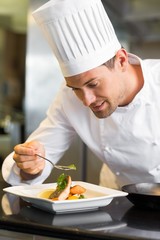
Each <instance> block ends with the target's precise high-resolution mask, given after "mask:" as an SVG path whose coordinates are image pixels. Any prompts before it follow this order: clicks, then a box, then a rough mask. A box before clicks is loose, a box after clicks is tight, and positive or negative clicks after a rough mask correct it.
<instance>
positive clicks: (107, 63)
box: [103, 56, 115, 69]
mask: <svg viewBox="0 0 160 240" xmlns="http://www.w3.org/2000/svg"><path fill="white" fill-rule="evenodd" d="M114 62H115V56H114V57H113V58H111V59H109V60H108V61H107V62H105V63H104V64H103V65H105V66H106V67H107V68H109V69H112V68H114Z"/></svg>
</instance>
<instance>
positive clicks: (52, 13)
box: [33, 0, 121, 77]
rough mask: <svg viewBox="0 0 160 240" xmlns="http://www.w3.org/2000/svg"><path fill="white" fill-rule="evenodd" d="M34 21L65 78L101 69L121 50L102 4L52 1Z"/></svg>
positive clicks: (35, 14) (82, 0) (97, 0)
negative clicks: (102, 65) (97, 68)
mask: <svg viewBox="0 0 160 240" xmlns="http://www.w3.org/2000/svg"><path fill="white" fill-rule="evenodd" d="M33 17H34V19H35V21H36V22H37V23H38V25H39V26H40V28H41V29H42V31H43V32H44V35H45V36H46V38H47V40H48V43H49V44H50V46H51V48H52V50H53V52H54V54H55V56H56V58H57V60H58V62H59V64H60V67H61V70H62V73H63V75H64V77H68V76H74V75H77V74H79V73H82V72H86V71H88V70H90V69H93V68H95V67H97V66H100V65H101V64H103V63H105V62H106V61H107V60H109V59H111V58H112V57H113V56H115V54H116V52H117V51H118V50H119V49H120V48H121V45H120V43H119V41H118V39H117V36H116V34H115V32H114V29H113V26H112V24H111V22H110V20H109V18H108V16H107V13H106V11H105V9H104V7H103V5H102V3H101V0H79V1H77V0H51V1H49V2H47V3H46V4H44V5H43V6H41V7H40V8H38V9H37V10H36V11H34V12H33Z"/></svg>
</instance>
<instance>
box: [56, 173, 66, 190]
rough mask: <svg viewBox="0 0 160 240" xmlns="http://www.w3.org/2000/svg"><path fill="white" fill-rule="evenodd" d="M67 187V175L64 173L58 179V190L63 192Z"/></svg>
mask: <svg viewBox="0 0 160 240" xmlns="http://www.w3.org/2000/svg"><path fill="white" fill-rule="evenodd" d="M66 185H67V175H65V174H64V173H62V174H61V175H60V176H59V177H58V179H57V188H58V190H63V189H65V187H66Z"/></svg>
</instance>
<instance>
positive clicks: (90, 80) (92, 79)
mask: <svg viewBox="0 0 160 240" xmlns="http://www.w3.org/2000/svg"><path fill="white" fill-rule="evenodd" d="M96 79H97V78H91V79H89V80H88V81H87V82H85V83H84V84H83V85H82V86H85V85H87V84H88V83H90V82H92V81H94V80H96ZM66 86H67V87H69V88H79V87H74V86H71V85H69V84H68V83H67V84H66Z"/></svg>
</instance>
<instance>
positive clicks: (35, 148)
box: [13, 141, 45, 180]
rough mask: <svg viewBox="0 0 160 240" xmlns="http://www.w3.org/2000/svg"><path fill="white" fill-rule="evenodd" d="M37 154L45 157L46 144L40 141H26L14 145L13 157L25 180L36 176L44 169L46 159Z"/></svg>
mask: <svg viewBox="0 0 160 240" xmlns="http://www.w3.org/2000/svg"><path fill="white" fill-rule="evenodd" d="M36 154H39V155H42V156H43V157H45V149H44V146H43V145H42V144H41V143H40V142H38V141H31V142H25V143H23V144H18V145H16V146H15V147H14V155H13V159H14V161H15V162H16V164H17V166H18V168H20V170H21V171H20V172H21V176H22V178H24V179H25V180H28V179H32V178H34V177H36V176H37V175H39V174H41V172H42V171H43V169H44V166H45V160H44V159H42V158H40V157H38V156H36Z"/></svg>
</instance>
